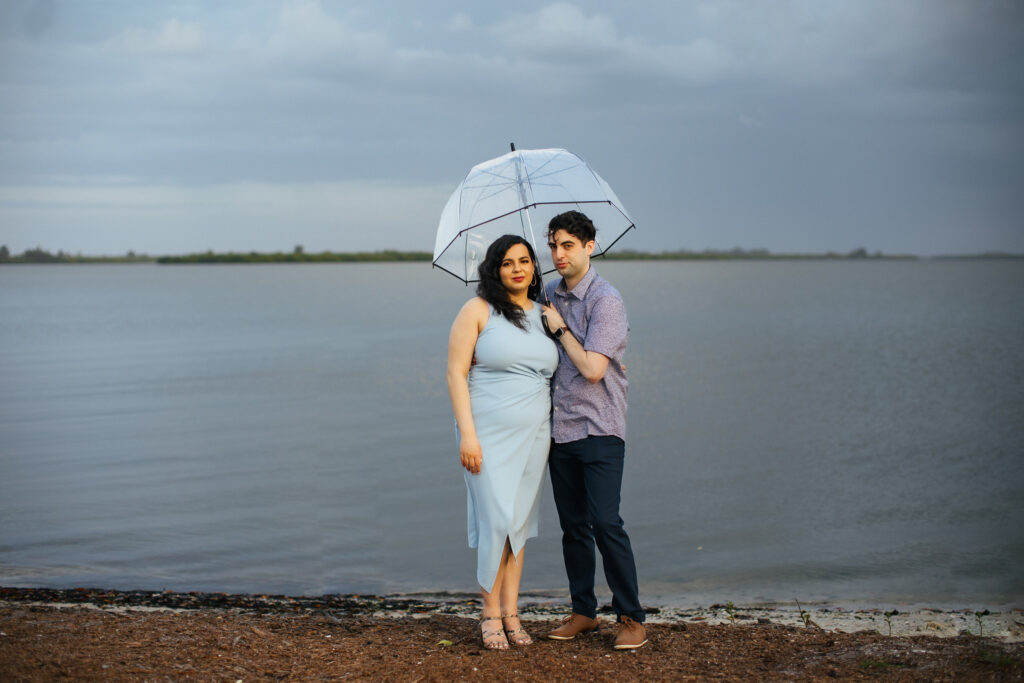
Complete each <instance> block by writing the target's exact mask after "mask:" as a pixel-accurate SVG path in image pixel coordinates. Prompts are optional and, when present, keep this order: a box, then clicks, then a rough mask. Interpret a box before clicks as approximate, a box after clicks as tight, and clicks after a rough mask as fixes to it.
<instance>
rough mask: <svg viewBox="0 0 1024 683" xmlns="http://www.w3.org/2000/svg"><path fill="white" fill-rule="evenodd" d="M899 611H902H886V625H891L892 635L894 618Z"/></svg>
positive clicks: (890, 632) (890, 631) (890, 633)
mask: <svg viewBox="0 0 1024 683" xmlns="http://www.w3.org/2000/svg"><path fill="white" fill-rule="evenodd" d="M899 613H900V611H899V610H898V609H894V610H891V611H889V612H886V613H885V625H886V626H888V627H889V635H890V636H891V635H892V618H893V617H894V616H896V615H897V614H899Z"/></svg>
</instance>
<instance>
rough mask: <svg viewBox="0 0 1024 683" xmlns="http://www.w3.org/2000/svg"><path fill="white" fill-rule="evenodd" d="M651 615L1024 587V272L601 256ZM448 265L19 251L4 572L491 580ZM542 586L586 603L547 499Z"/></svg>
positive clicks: (1, 389) (4, 320) (2, 463)
mask: <svg viewBox="0 0 1024 683" xmlns="http://www.w3.org/2000/svg"><path fill="white" fill-rule="evenodd" d="M597 268H598V270H599V271H600V272H601V273H602V274H603V275H604V276H605V277H607V278H608V279H609V280H611V281H612V282H613V283H614V284H615V285H616V286H617V287H618V288H619V290H620V291H621V292H622V294H623V296H624V298H625V300H626V304H627V309H628V312H629V317H630V323H631V327H632V336H631V339H630V344H629V349H628V353H627V358H626V362H627V367H628V376H629V380H630V413H629V426H628V430H629V434H628V439H627V469H626V480H625V483H624V487H623V505H622V514H623V517H624V518H625V520H626V527H627V529H628V530H629V532H630V534H631V536H632V539H633V545H634V548H635V552H636V556H637V562H638V568H639V573H640V579H641V590H642V597H643V598H644V600H645V602H647V603H649V604H677V605H697V604H708V603H710V602H713V601H721V602H724V601H728V600H732V601H734V602H736V603H749V602H754V601H792V599H793V598H799V599H801V600H802V601H803V600H807V601H811V600H826V601H834V602H842V603H874V604H881V603H931V604H936V605H953V606H966V605H975V604H985V605H1003V604H1015V605H1022V604H1024V569H1022V568H1024V532H1022V529H1024V305H1022V300H1024V298H1022V295H1024V262H1019V261H1017V262H1014V261H920V262H873V261H865V262H823V261H815V262H763V263H759V262H726V263H691V262H670V263H637V262H633V263H625V262H611V263H601V262H597ZM471 294H472V290H470V289H468V288H466V287H465V286H463V285H462V284H461V283H459V282H457V281H456V280H454V279H453V278H451V277H450V276H448V275H446V274H445V273H442V272H440V271H436V270H431V268H430V267H429V265H427V264H381V265H370V264H367V265H302V266H294V265H272V266H157V265H117V266H11V267H2V268H0V584H3V585H12V586H52V587H73V586H99V587H107V588H122V589H173V590H222V591H232V592H286V593H292V594H300V593H301V594H320V593H327V592H345V593H348V592H361V593H396V592H414V591H415V592H421V591H422V592H432V591H474V590H475V589H476V587H475V581H474V568H475V560H474V551H472V550H470V549H468V548H467V547H466V520H465V509H466V508H465V487H464V484H463V481H462V475H461V472H460V469H459V465H458V454H457V451H456V448H455V441H454V430H453V422H452V416H451V409H450V406H449V403H448V398H447V390H446V388H445V383H444V364H445V353H446V343H447V333H448V328H449V325H450V323H451V320H452V318H453V317H454V315H455V313H456V312H457V310H458V308H459V306H460V305H461V304H462V302H464V301H465V300H466V299H467V298H468V297H469V296H470V295H471ZM524 589H526V590H535V591H544V592H549V593H550V594H553V595H556V596H563V595H565V594H566V592H567V588H566V582H565V578H564V575H563V573H562V567H561V555H560V548H559V531H558V523H557V518H556V515H555V512H554V506H553V504H552V502H551V494H550V488H546V490H545V493H544V506H543V508H542V510H541V536H540V537H539V538H536V539H533V540H532V541H531V542H530V543H529V544H528V545H527V564H526V573H525V576H524Z"/></svg>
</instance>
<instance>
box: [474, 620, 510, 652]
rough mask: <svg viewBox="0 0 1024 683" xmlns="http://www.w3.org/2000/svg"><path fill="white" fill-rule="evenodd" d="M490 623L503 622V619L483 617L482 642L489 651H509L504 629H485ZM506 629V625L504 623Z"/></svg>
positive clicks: (481, 623) (481, 624)
mask: <svg viewBox="0 0 1024 683" xmlns="http://www.w3.org/2000/svg"><path fill="white" fill-rule="evenodd" d="M488 621H501V617H482V618H481V619H480V640H481V641H483V644H484V647H485V648H487V649H488V650H507V649H508V638H506V637H505V631H504V628H501V629H494V630H489V629H487V628H485V627H484V624H486V623H487V622H488ZM502 627H504V623H502Z"/></svg>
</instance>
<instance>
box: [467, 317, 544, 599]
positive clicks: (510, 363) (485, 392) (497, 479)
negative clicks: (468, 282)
mask: <svg viewBox="0 0 1024 683" xmlns="http://www.w3.org/2000/svg"><path fill="white" fill-rule="evenodd" d="M540 311H541V308H540V304H534V306H533V308H531V309H530V310H528V311H525V313H526V321H527V329H526V330H521V329H519V328H518V327H516V326H515V325H513V324H512V323H511V322H509V320H508V319H507V318H505V317H504V316H502V315H499V314H498V313H497V312H496V311H495V310H494V309H493V308H491V314H490V317H489V318H488V320H487V324H486V325H485V326H484V329H483V330H482V331H481V332H480V336H479V337H478V338H477V342H476V350H475V355H476V364H475V365H473V366H472V367H471V368H470V371H469V398H470V406H471V409H472V412H473V423H474V425H475V426H476V433H477V438H478V439H479V440H480V449H481V452H482V453H483V464H482V465H481V468H480V474H470V473H469V472H466V473H465V477H466V488H467V491H468V495H467V507H468V520H469V547H471V548H476V549H477V566H476V578H477V581H478V582H479V583H480V585H481V586H482V587H484V588H485V589H487V591H488V592H491V590H492V589H493V587H494V580H495V578H496V577H497V574H498V565H499V563H500V562H501V553H502V551H503V549H504V546H505V539H506V538H508V539H509V541H510V543H511V546H512V551H513V552H514V553H515V554H516V555H518V554H519V551H520V550H522V548H523V546H524V545H525V544H526V539H527V538H531V537H533V536H536V535H537V510H538V508H539V507H540V489H541V482H542V480H543V477H544V471H545V469H546V466H547V461H548V450H549V448H550V446H551V423H550V417H551V390H550V386H551V375H552V374H553V373H554V371H555V367H556V366H557V365H558V351H557V349H556V348H555V344H554V342H553V341H551V339H550V338H549V337H548V336H547V335H546V334H544V330H543V328H542V327H541V318H540Z"/></svg>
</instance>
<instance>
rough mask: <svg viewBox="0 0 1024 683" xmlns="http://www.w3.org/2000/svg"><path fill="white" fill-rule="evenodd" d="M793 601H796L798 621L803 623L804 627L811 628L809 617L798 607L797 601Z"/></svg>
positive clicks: (798, 602)
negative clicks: (798, 612) (798, 613)
mask: <svg viewBox="0 0 1024 683" xmlns="http://www.w3.org/2000/svg"><path fill="white" fill-rule="evenodd" d="M793 600H795V601H796V608H797V610H799V611H800V619H801V620H802V621H803V622H804V626H806V627H808V628H809V627H810V626H811V615H810V614H808V613H807V612H805V611H804V608H803V607H801V606H800V601H799V600H797V599H796V598H793Z"/></svg>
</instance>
